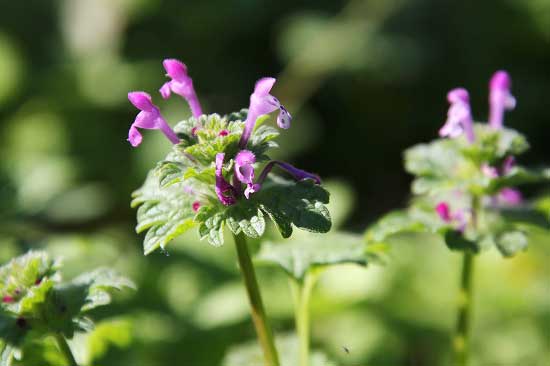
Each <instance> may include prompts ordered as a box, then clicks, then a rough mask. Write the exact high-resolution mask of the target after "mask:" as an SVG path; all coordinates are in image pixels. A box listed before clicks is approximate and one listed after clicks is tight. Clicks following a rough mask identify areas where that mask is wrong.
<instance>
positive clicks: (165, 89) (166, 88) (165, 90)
mask: <svg viewBox="0 0 550 366" xmlns="http://www.w3.org/2000/svg"><path fill="white" fill-rule="evenodd" d="M170 83H171V82H170V81H167V82H165V83H164V84H162V87H161V88H160V89H159V92H160V95H162V98H163V99H168V98H170V94H171V93H172V90H171V88H170Z"/></svg>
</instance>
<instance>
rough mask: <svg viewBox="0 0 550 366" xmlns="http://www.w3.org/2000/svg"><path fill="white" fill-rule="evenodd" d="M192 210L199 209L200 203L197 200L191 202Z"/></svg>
mask: <svg viewBox="0 0 550 366" xmlns="http://www.w3.org/2000/svg"><path fill="white" fill-rule="evenodd" d="M191 208H192V209H193V211H194V212H197V211H199V208H201V203H200V202H199V201H195V202H193V205H192V206H191Z"/></svg>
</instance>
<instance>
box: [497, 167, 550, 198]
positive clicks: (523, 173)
mask: <svg viewBox="0 0 550 366" xmlns="http://www.w3.org/2000/svg"><path fill="white" fill-rule="evenodd" d="M548 181H550V168H541V169H537V170H535V169H527V168H523V167H514V168H512V170H511V171H510V172H509V173H508V174H506V175H504V176H501V177H497V178H494V179H492V180H491V183H490V186H489V188H488V192H490V193H496V192H498V191H500V190H501V189H502V188H506V187H515V186H519V185H522V184H532V183H541V182H548Z"/></svg>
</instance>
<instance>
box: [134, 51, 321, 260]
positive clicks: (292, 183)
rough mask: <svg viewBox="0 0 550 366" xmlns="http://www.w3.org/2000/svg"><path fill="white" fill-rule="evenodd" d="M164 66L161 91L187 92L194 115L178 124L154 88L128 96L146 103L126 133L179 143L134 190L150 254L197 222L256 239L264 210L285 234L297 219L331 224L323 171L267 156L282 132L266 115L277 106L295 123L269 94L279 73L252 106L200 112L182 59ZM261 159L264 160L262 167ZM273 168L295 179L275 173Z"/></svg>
mask: <svg viewBox="0 0 550 366" xmlns="http://www.w3.org/2000/svg"><path fill="white" fill-rule="evenodd" d="M164 67H165V68H166V71H167V74H168V76H170V77H172V81H170V82H168V83H166V84H164V85H163V86H162V88H161V94H162V96H163V97H164V98H167V97H169V96H170V91H171V92H174V93H176V94H178V95H180V96H182V97H183V98H184V99H185V100H186V101H187V102H188V103H189V105H190V107H191V110H192V112H193V117H191V118H189V119H187V120H184V121H181V122H179V123H178V124H176V126H175V127H174V129H173V130H172V129H171V128H170V127H169V125H168V123H167V122H166V120H165V119H164V118H163V117H162V115H161V113H160V110H159V108H158V107H156V106H155V105H154V104H153V103H152V99H151V97H150V96H149V95H148V94H146V93H144V92H132V93H129V95H128V98H129V99H130V101H131V102H132V104H134V106H136V107H137V108H138V109H140V112H139V114H138V115H137V117H136V119H135V121H134V123H133V124H132V126H131V127H130V131H129V135H128V141H129V142H130V143H131V144H132V146H138V145H139V144H140V143H141V141H142V136H141V134H140V132H139V131H138V128H149V129H159V130H161V131H162V132H163V133H164V134H165V135H166V136H167V138H168V139H169V140H170V142H172V144H173V145H172V150H171V151H170V152H169V153H168V154H167V156H166V158H165V159H164V160H163V161H161V162H159V163H158V164H157V166H156V167H155V168H153V169H152V170H151V172H150V173H149V175H148V177H147V179H146V181H145V183H144V185H143V186H142V187H141V188H140V189H139V190H137V191H136V192H135V193H134V195H133V197H134V199H133V201H132V206H134V207H137V206H140V207H139V209H138V214H137V220H138V225H137V227H136V229H137V231H138V232H142V231H145V230H147V235H146V236H145V240H144V250H145V253H146V254H149V253H151V252H152V251H154V250H155V249H157V248H159V247H160V248H163V249H164V247H165V246H166V245H167V244H168V242H170V241H171V240H172V239H174V238H175V237H176V236H178V235H180V234H182V233H184V232H185V231H187V230H189V229H191V228H193V227H197V228H198V232H199V235H200V237H201V238H206V239H208V241H209V242H210V243H211V244H212V245H222V244H223V241H224V239H223V228H224V225H227V226H228V227H229V229H230V230H231V231H232V232H233V233H234V234H235V235H238V234H240V233H241V232H242V233H244V234H245V235H246V236H248V237H252V238H257V237H260V236H261V235H262V234H263V233H264V230H265V225H266V224H265V216H266V215H267V216H268V217H269V218H270V219H271V220H272V221H273V222H274V223H275V225H276V226H277V228H278V229H279V231H280V232H281V234H282V236H283V237H285V238H286V237H289V236H290V235H291V233H292V225H294V226H296V227H299V228H302V229H306V230H310V231H314V232H326V231H328V230H329V229H330V225H331V224H330V215H329V212H328V210H327V209H326V207H325V204H326V203H328V199H329V196H328V193H327V191H326V190H325V189H323V187H322V186H321V185H320V183H321V181H320V179H319V177H318V176H316V175H315V174H311V173H308V172H306V171H303V170H301V169H298V168H295V167H294V166H292V165H290V164H288V163H285V162H282V161H277V160H270V158H269V156H268V155H267V154H268V152H269V150H270V149H272V148H274V147H276V146H277V144H276V142H275V138H276V137H277V136H278V135H279V132H278V131H277V130H276V129H275V128H273V127H271V126H268V125H267V123H266V122H267V114H268V113H271V112H274V111H278V112H279V114H278V117H277V125H278V126H279V127H280V128H283V129H286V128H289V127H290V122H291V116H290V114H289V113H288V111H287V110H286V109H285V108H284V106H283V105H282V104H281V103H280V102H279V101H278V100H277V98H275V97H274V96H272V95H271V94H270V90H271V88H272V87H273V85H274V83H275V79H273V78H262V79H260V80H259V81H258V82H257V83H256V86H255V88H254V92H253V93H252V95H251V96H250V105H249V108H248V110H242V111H240V112H236V113H230V114H227V115H223V116H222V115H219V114H210V115H206V114H202V110H201V107H200V104H199V102H198V99H197V96H196V93H195V92H194V89H193V83H192V81H191V78H190V77H189V76H188V75H187V68H186V66H185V65H184V64H183V63H181V62H179V61H177V60H165V61H164ZM262 163H265V165H264V167H263V170H261V171H260V170H259V167H258V166H259V165H260V164H262ZM275 167H278V168H280V169H281V170H284V171H286V172H287V173H288V175H289V176H290V177H291V178H292V179H291V180H289V179H284V178H281V177H277V176H273V175H270V174H269V173H270V172H271V171H272V169H273V168H275ZM258 172H259V173H258Z"/></svg>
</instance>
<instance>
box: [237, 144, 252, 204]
mask: <svg viewBox="0 0 550 366" xmlns="http://www.w3.org/2000/svg"><path fill="white" fill-rule="evenodd" d="M255 162H256V156H255V155H254V154H253V153H252V152H251V151H248V150H241V151H239V153H238V154H237V156H236V157H235V176H236V177H237V180H238V181H239V182H241V183H244V184H246V189H245V191H244V196H245V197H246V198H247V199H248V198H249V197H250V193H254V192H256V189H255V187H254V163H255Z"/></svg>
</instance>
